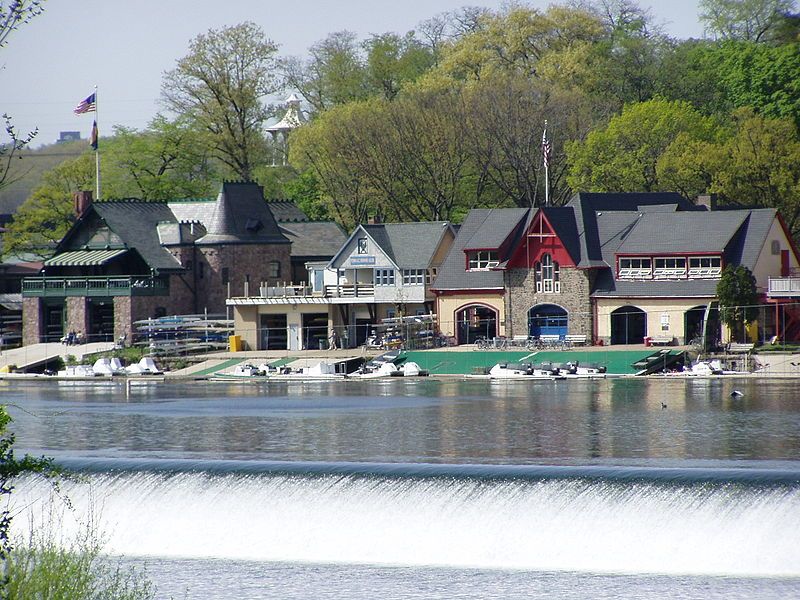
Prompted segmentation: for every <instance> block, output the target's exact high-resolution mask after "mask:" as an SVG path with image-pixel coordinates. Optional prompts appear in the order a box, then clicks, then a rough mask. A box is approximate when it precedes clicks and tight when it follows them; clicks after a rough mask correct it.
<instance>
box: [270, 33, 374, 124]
mask: <svg viewBox="0 0 800 600" xmlns="http://www.w3.org/2000/svg"><path fill="white" fill-rule="evenodd" d="M309 53H310V54H311V57H310V58H309V59H308V60H305V61H304V60H302V59H300V58H298V57H290V58H287V59H283V60H281V61H280V68H281V71H282V72H283V77H284V86H285V87H289V88H291V89H293V90H297V92H298V93H299V94H300V95H301V96H302V97H303V99H304V100H305V101H306V102H307V103H308V104H309V105H310V106H311V108H312V110H313V111H317V112H319V111H323V110H326V109H328V108H331V107H332V106H335V105H338V104H344V103H346V102H350V101H353V100H363V99H364V98H366V97H367V83H366V71H365V67H364V58H363V56H362V52H361V48H360V46H359V44H358V41H357V39H356V34H355V33H353V32H352V31H337V32H335V33H332V34H330V35H328V37H326V38H325V39H324V40H321V41H319V42H316V43H315V44H313V45H312V46H311V47H310V48H309Z"/></svg>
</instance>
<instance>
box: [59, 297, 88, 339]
mask: <svg viewBox="0 0 800 600" xmlns="http://www.w3.org/2000/svg"><path fill="white" fill-rule="evenodd" d="M66 305H67V315H66V321H65V322H64V332H65V333H69V332H70V331H74V332H75V333H80V334H82V335H83V336H84V339H85V336H86V335H87V334H88V333H89V310H88V302H87V301H86V297H84V296H81V297H70V298H67V299H66Z"/></svg>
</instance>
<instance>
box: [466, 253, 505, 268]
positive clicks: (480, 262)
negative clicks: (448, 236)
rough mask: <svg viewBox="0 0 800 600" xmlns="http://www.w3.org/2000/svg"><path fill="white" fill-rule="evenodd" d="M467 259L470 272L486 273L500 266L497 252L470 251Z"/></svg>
mask: <svg viewBox="0 0 800 600" xmlns="http://www.w3.org/2000/svg"><path fill="white" fill-rule="evenodd" d="M467 257H468V261H469V262H468V263H467V264H468V268H469V270H470V271H487V270H489V269H491V268H493V267H496V266H497V265H499V264H500V260H499V258H498V253H497V250H471V251H470V252H468V253H467Z"/></svg>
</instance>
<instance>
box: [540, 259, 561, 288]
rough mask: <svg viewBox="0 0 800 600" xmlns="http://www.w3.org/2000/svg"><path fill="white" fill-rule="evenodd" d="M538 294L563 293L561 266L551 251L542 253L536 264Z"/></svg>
mask: <svg viewBox="0 0 800 600" xmlns="http://www.w3.org/2000/svg"><path fill="white" fill-rule="evenodd" d="M534 269H535V272H534V278H535V280H536V293H537V294H560V293H561V267H560V266H559V264H558V263H557V262H555V261H554V260H553V257H552V255H551V254H549V253H545V254H542V258H541V260H538V261H536V264H535V266H534Z"/></svg>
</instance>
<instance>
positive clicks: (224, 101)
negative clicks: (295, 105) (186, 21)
mask: <svg viewBox="0 0 800 600" xmlns="http://www.w3.org/2000/svg"><path fill="white" fill-rule="evenodd" d="M276 52H277V46H276V45H275V44H274V43H272V42H271V41H270V40H268V39H267V38H266V37H265V35H264V32H263V31H262V29H261V28H260V27H259V26H258V25H256V24H254V23H249V22H247V23H241V24H239V25H235V26H232V27H223V28H222V29H218V30H213V29H212V30H209V31H208V32H207V33H205V34H201V35H199V36H197V37H196V38H195V39H194V40H193V41H192V42H191V44H190V51H189V54H188V55H187V56H185V57H184V58H182V59H180V60H179V61H178V64H177V66H176V67H175V69H173V70H172V71H169V72H168V73H166V74H165V75H164V80H163V83H162V85H161V95H162V99H163V102H164V104H165V105H166V106H167V107H168V108H169V109H171V110H172V111H174V112H175V113H176V114H178V115H184V116H186V117H187V118H189V119H191V120H194V121H195V122H197V123H198V124H199V125H200V126H201V127H202V128H203V129H204V130H205V131H207V132H208V134H209V141H210V144H211V147H212V148H213V150H214V152H215V154H216V157H217V158H219V160H221V161H222V162H223V163H224V164H225V165H227V166H228V167H229V168H230V169H231V171H232V172H233V173H234V174H235V176H237V177H240V178H242V179H246V180H249V179H250V177H251V175H252V171H253V168H254V167H255V165H257V164H258V163H259V162H260V161H261V160H262V158H263V153H264V146H265V141H264V136H263V133H262V125H263V124H264V121H265V120H266V119H267V118H268V116H269V112H268V110H267V108H266V106H265V105H264V104H263V103H262V98H263V97H264V96H267V95H269V94H272V93H274V92H276V91H278V89H279V84H278V80H277V75H276V73H277V70H276V61H275V53H276Z"/></svg>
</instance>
